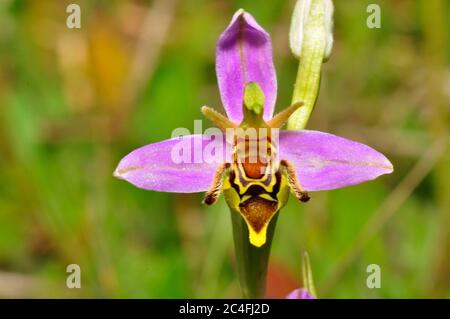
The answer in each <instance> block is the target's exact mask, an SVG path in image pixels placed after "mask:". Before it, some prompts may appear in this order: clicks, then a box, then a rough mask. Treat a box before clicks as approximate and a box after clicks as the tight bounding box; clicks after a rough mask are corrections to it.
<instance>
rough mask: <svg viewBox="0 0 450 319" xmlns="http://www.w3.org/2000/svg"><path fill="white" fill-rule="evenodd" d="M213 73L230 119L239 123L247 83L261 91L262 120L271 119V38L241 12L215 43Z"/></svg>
mask: <svg viewBox="0 0 450 319" xmlns="http://www.w3.org/2000/svg"><path fill="white" fill-rule="evenodd" d="M216 73H217V80H218V82H219V89H220V95H221V97H222V103H223V104H224V107H225V110H226V112H227V115H228V118H229V119H230V120H232V121H234V122H236V123H240V122H241V121H242V118H243V113H242V102H243V96H244V86H245V84H246V83H248V82H256V83H258V84H259V86H260V87H261V88H262V90H263V92H264V95H265V104H264V119H265V120H269V119H271V118H272V114H273V110H274V106H275V100H276V95H277V79H276V74H275V68H274V65H273V60H272V44H271V41H270V36H269V34H268V33H267V32H266V31H264V29H263V28H262V27H261V26H260V25H259V24H258V23H257V22H256V21H255V19H254V18H253V17H252V16H251V15H250V14H248V13H246V12H244V11H243V10H239V11H237V12H236V13H235V15H234V16H233V18H232V20H231V23H230V24H229V26H228V27H227V29H226V30H225V31H224V32H223V33H222V35H221V36H220V39H219V42H218V43H217V52H216Z"/></svg>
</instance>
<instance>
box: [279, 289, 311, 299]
mask: <svg viewBox="0 0 450 319" xmlns="http://www.w3.org/2000/svg"><path fill="white" fill-rule="evenodd" d="M286 299H316V298H314V296H313V295H311V294H310V293H309V292H308V291H307V290H306V289H304V288H298V289H295V290H293V291H291V292H290V293H289V295H287V296H286Z"/></svg>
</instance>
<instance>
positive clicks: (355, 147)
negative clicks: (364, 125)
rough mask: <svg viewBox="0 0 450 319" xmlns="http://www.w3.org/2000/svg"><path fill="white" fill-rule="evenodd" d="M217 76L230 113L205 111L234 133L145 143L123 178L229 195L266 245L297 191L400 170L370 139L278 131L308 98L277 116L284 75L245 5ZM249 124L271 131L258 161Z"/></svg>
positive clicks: (129, 159)
mask: <svg viewBox="0 0 450 319" xmlns="http://www.w3.org/2000/svg"><path fill="white" fill-rule="evenodd" d="M216 73H217V79H218V85H219V90H220V95H221V99H222V103H223V106H224V109H225V111H226V114H227V117H225V116H224V115H222V114H220V113H218V112H217V111H214V110H213V109H211V108H209V107H206V106H204V107H203V108H202V112H203V114H204V115H205V116H206V117H207V118H208V119H210V120H211V121H212V122H213V123H214V124H215V125H216V126H217V127H218V128H219V129H221V130H222V131H223V132H227V133H228V132H229V130H232V132H233V135H231V138H230V135H229V134H227V138H224V139H218V138H213V137H212V136H210V135H206V134H204V135H198V134H196V135H187V136H183V137H175V138H172V139H169V140H165V141H162V142H158V143H154V144H149V145H146V146H143V147H141V148H139V149H136V150H134V151H132V152H131V153H130V154H128V155H127V156H125V157H124V158H123V159H122V160H121V161H120V163H119V165H118V167H117V169H116V170H115V173H114V175H115V176H116V177H118V178H121V179H124V180H126V181H128V182H130V183H132V184H133V185H135V186H137V187H140V188H143V189H147V190H153V191H162V192H174V193H195V192H206V196H205V200H204V203H206V204H209V205H210V204H213V203H214V202H215V201H216V200H217V198H218V196H219V195H220V193H221V192H223V193H224V194H225V198H226V200H227V203H228V205H229V206H230V208H231V209H232V210H233V211H235V212H237V213H239V214H240V215H241V217H242V218H243V220H245V223H246V224H247V227H248V236H249V241H250V243H251V244H252V245H254V246H256V247H260V246H262V245H264V244H265V243H266V233H267V227H268V225H269V223H270V221H271V220H272V219H273V217H274V215H275V214H276V213H277V212H278V211H279V210H280V209H281V208H282V207H283V206H284V205H285V204H286V202H287V198H288V195H289V191H291V192H292V193H293V194H294V195H295V197H297V198H298V199H299V200H300V201H302V202H304V201H307V200H308V199H309V192H313V191H322V190H331V189H336V188H341V187H345V186H350V185H355V184H358V183H362V182H364V181H368V180H372V179H375V178H376V177H378V176H380V175H382V174H388V173H391V172H392V171H393V167H392V164H391V163H390V162H389V160H388V159H387V158H386V157H385V156H384V155H382V154H381V153H379V152H377V151H376V150H374V149H372V148H370V147H369V146H366V145H364V144H361V143H358V142H355V141H351V140H348V139H345V138H342V137H339V136H336V135H332V134H329V133H324V132H319V131H312V130H298V131H280V132H279V133H278V132H277V130H278V129H279V128H280V127H281V126H282V125H284V124H285V123H286V121H287V120H288V119H289V116H290V115H291V114H292V113H293V112H294V111H296V110H297V109H299V108H301V107H302V106H301V105H302V103H295V104H294V105H292V106H290V107H288V108H287V109H285V110H284V111H282V112H281V113H279V114H277V115H275V116H273V113H274V108H275V102H276V97H277V78H276V74H275V68H274V64H273V59H272V46H271V39H270V36H269V34H268V33H267V32H266V31H265V30H264V29H263V28H262V27H261V26H260V25H259V24H258V23H257V22H256V21H255V19H254V18H253V17H252V16H251V15H250V14H249V13H247V12H244V11H243V10H239V11H238V12H236V13H235V15H234V16H233V18H232V20H231V23H230V24H229V25H228V27H227V28H226V30H225V31H224V32H223V33H222V35H221V36H220V38H219V41H218V44H217V51H216ZM249 128H255V129H266V132H267V135H264V136H263V135H262V134H260V133H257V135H256V140H257V142H258V144H257V146H259V150H260V152H259V153H258V156H257V158H256V160H253V161H250V160H248V159H249V157H248V154H246V155H242V153H241V152H240V150H241V151H242V150H247V149H248V148H249V146H248V143H249V139H248V138H245V137H243V135H242V134H238V133H237V132H238V130H239V129H249ZM258 132H259V131H258ZM275 136H276V138H275ZM252 140H255V138H253V139H252ZM262 141H264V142H265V146H264V147H261V145H262ZM180 143H183V144H184V145H186V144H187V145H189V146H190V147H191V148H192V151H191V152H190V153H189V154H187V155H186V154H183V157H186V156H187V160H184V161H181V162H180V161H176V160H174V156H173V154H174V149H177V148H178V147H179V146H180ZM211 145H213V146H214V147H215V148H217V149H220V150H221V151H223V154H222V155H223V156H222V160H212V157H213V155H211V154H206V153H205V152H204V149H205V148H208V146H209V147H211ZM261 149H263V152H261ZM197 151H200V152H201V156H200V158H199V157H198V156H196V154H197V153H198V152H197ZM244 153H245V152H244ZM215 155H217V154H215ZM216 158H217V157H216V156H214V159H216ZM185 159H186V158H185Z"/></svg>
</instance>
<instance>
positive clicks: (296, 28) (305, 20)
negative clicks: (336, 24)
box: [289, 0, 334, 61]
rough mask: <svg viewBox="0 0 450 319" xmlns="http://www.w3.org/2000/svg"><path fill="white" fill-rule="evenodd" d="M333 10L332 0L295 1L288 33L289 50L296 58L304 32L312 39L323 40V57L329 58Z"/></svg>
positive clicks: (331, 42)
mask: <svg viewBox="0 0 450 319" xmlns="http://www.w3.org/2000/svg"><path fill="white" fill-rule="evenodd" d="M333 10H334V7H333V2H332V0H298V1H297V3H296V5H295V8H294V13H293V15H292V20H291V29H290V33H289V42H290V47H291V51H292V53H293V54H294V55H295V56H296V57H297V58H300V57H301V54H302V49H303V46H304V45H305V41H306V39H305V35H306V33H308V37H309V38H310V39H312V41H317V40H321V41H323V43H322V46H324V53H323V59H324V61H326V60H327V59H328V58H329V56H330V54H331V50H332V48H333ZM307 29H308V31H307V32H306V30H307ZM322 46H320V47H322Z"/></svg>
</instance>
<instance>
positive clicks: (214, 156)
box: [114, 135, 230, 193]
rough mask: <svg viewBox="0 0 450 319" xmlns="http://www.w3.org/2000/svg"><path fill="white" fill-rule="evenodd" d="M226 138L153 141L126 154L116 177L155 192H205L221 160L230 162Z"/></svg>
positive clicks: (115, 173) (178, 138) (197, 137)
mask: <svg viewBox="0 0 450 319" xmlns="http://www.w3.org/2000/svg"><path fill="white" fill-rule="evenodd" d="M229 152H230V148H229V147H228V145H227V144H226V143H224V142H223V139H216V138H211V137H210V136H206V135H187V136H182V137H176V138H173V139H169V140H165V141H162V142H159V143H154V144H149V145H146V146H143V147H141V148H138V149H136V150H134V151H133V152H131V153H130V154H128V155H127V156H125V157H124V158H123V159H122V160H121V161H120V163H119V165H118V166H117V168H116V171H115V172H114V176H116V177H118V178H121V179H124V180H126V181H128V182H130V183H131V184H133V185H135V186H137V187H140V188H143V189H147V190H154V191H161V192H174V193H195V192H204V191H206V190H208V188H209V187H210V185H211V183H212V180H213V177H214V173H215V171H216V169H217V168H218V167H219V166H220V164H221V163H223V162H225V161H229V159H230V156H229V155H228V154H229Z"/></svg>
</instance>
